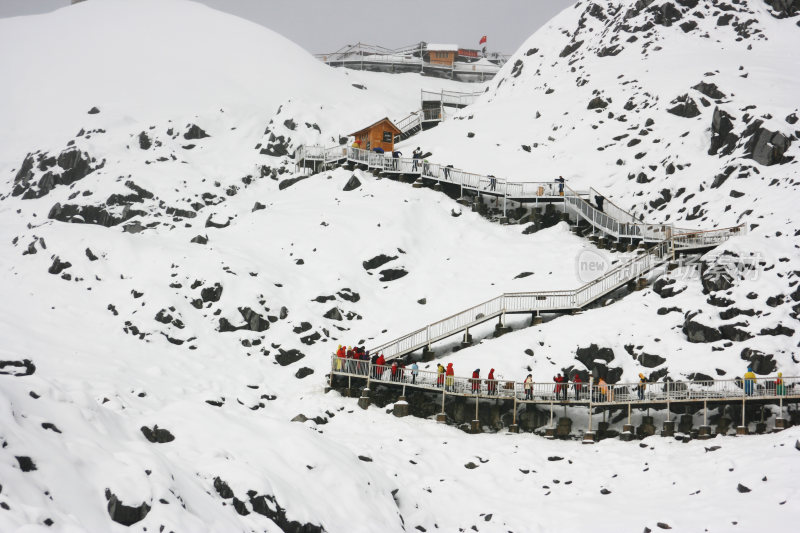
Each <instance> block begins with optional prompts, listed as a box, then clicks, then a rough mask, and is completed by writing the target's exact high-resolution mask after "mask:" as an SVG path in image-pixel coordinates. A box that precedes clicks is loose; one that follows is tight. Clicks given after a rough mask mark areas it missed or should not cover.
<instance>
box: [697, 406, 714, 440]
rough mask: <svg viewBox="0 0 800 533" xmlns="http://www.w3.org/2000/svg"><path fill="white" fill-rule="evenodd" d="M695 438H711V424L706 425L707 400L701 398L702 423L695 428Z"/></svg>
mask: <svg viewBox="0 0 800 533" xmlns="http://www.w3.org/2000/svg"><path fill="white" fill-rule="evenodd" d="M697 438H698V439H700V440H706V439H710V438H711V426H709V425H708V401H707V400H703V425H702V426H700V427H699V428H698V430H697Z"/></svg>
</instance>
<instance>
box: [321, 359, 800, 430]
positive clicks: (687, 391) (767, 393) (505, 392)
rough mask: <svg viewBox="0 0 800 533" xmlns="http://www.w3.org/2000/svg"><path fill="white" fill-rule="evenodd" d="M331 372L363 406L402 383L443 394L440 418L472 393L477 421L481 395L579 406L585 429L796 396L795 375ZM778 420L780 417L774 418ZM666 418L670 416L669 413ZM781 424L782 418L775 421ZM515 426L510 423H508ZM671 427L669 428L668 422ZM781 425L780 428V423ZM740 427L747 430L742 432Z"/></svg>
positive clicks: (358, 368) (374, 368)
mask: <svg viewBox="0 0 800 533" xmlns="http://www.w3.org/2000/svg"><path fill="white" fill-rule="evenodd" d="M334 376H340V377H342V378H346V379H347V380H348V387H347V388H348V389H349V388H352V380H354V379H355V380H356V381H357V382H363V383H365V387H364V389H362V397H361V399H360V401H359V403H360V405H361V406H362V407H363V408H366V406H368V405H369V394H370V389H371V388H372V387H375V386H378V385H384V386H391V387H399V388H402V394H401V396H400V402H405V397H406V389H412V390H422V391H427V392H433V393H437V394H441V395H442V401H441V405H442V412H441V414H440V416H439V417H438V418H439V419H440V421H444V419H443V417H444V406H445V399H446V397H447V396H451V397H464V398H473V399H475V401H476V406H475V407H476V420H477V416H478V415H477V413H478V402H479V401H480V400H506V401H511V402H513V404H514V410H513V412H514V420H513V423H512V426H516V411H517V406H518V405H520V404H532V405H538V406H549V407H550V410H551V425H552V413H553V409H554V408H555V407H581V408H587V409H588V410H589V420H590V422H589V428H588V430H587V433H590V437H593V436H592V435H591V433H592V425H591V424H592V423H591V416H592V412H593V410H594V409H595V408H598V407H600V408H603V407H621V408H627V409H628V425H630V416H631V409H632V408H636V409H642V408H648V407H653V406H658V407H662V406H666V407H667V412H668V413H669V407H670V405H671V404H687V403H694V404H701V405H703V408H704V416H705V417H706V418H705V419H707V404H708V403H715V402H716V403H739V402H741V405H742V420H744V417H745V407H746V405H747V403H748V402H750V403H759V404H765V403H768V404H777V405H778V406H779V408H780V409H781V410H782V409H783V404H784V402H798V401H800V377H795V376H792V377H777V376H768V377H757V379H756V380H755V382H751V383H745V380H743V379H728V380H706V381H703V380H696V381H660V382H653V383H645V384H644V387H643V388H641V384H640V383H613V384H601V385H598V384H596V383H595V382H594V380H593V379H592V378H590V380H589V382H584V383H574V382H572V383H567V384H563V385H559V384H557V383H555V382H545V383H542V382H533V383H531V384H530V385H529V386H526V384H525V383H524V382H519V381H513V380H506V379H502V378H498V379H496V380H492V381H490V380H487V379H485V378H481V379H477V380H476V379H473V378H469V377H463V376H446V375H444V374H439V373H437V372H431V371H427V370H417V371H416V372H414V371H412V370H411V368H410V367H406V368H400V367H397V368H396V370H395V371H394V372H393V371H392V367H391V366H390V365H375V364H372V363H371V362H370V361H367V360H358V359H347V358H339V357H336V356H333V357H332V359H331V372H330V379H331V385H333V380H334ZM779 419H780V420H783V419H782V418H781V417H779ZM668 422H669V415H668ZM705 425H706V424H704V426H705ZM779 425H782V426H784V427H785V425H786V422H785V420H784V421H783V422H779ZM510 429H511V430H512V431H514V428H513V427H512V428H510ZM673 429H674V427H673ZM779 429H780V428H779ZM741 432H746V430H745V431H741Z"/></svg>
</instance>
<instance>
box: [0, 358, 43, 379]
mask: <svg viewBox="0 0 800 533" xmlns="http://www.w3.org/2000/svg"><path fill="white" fill-rule="evenodd" d="M6 367H10V368H8V369H6ZM17 369H19V370H17ZM34 372H36V365H34V364H33V362H32V361H31V360H30V359H23V360H21V361H0V375H6V376H30V375H31V374H33V373H34Z"/></svg>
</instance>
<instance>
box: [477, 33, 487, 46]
mask: <svg viewBox="0 0 800 533" xmlns="http://www.w3.org/2000/svg"><path fill="white" fill-rule="evenodd" d="M485 42H486V36H485V35H484V36H483V37H481V40H480V41H479V42H478V44H479V45H481V44H483V43H485Z"/></svg>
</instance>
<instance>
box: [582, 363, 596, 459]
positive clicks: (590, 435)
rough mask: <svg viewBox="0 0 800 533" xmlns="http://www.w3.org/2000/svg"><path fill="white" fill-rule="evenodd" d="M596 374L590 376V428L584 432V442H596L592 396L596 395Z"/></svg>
mask: <svg viewBox="0 0 800 533" xmlns="http://www.w3.org/2000/svg"><path fill="white" fill-rule="evenodd" d="M593 389H594V376H589V429H588V430H587V431H586V433H584V434H583V443H584V444H591V443H593V442H594V431H592V398H593V396H594V390H593Z"/></svg>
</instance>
